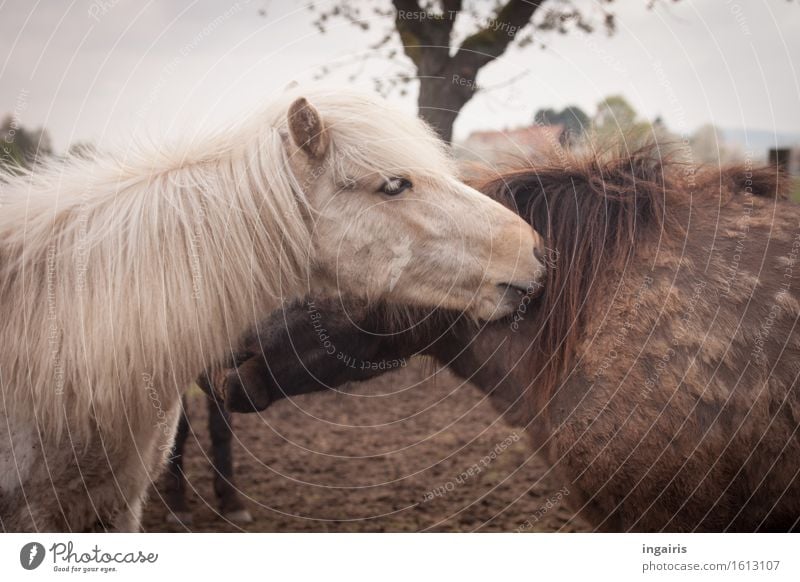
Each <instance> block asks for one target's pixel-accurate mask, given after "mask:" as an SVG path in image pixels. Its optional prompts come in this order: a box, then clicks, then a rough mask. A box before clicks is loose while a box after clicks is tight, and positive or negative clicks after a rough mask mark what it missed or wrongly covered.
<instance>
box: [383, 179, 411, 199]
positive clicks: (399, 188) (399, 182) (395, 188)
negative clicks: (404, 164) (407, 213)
mask: <svg viewBox="0 0 800 582" xmlns="http://www.w3.org/2000/svg"><path fill="white" fill-rule="evenodd" d="M413 186H414V185H413V184H412V183H411V182H409V181H408V180H406V179H405V178H392V179H391V180H389V181H388V182H386V183H385V184H384V185H383V186H381V192H383V193H384V194H386V195H387V196H397V195H398V194H402V193H403V192H405V191H406V190H408V189H409V188H412V187H413Z"/></svg>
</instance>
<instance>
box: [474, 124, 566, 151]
mask: <svg viewBox="0 0 800 582" xmlns="http://www.w3.org/2000/svg"><path fill="white" fill-rule="evenodd" d="M563 134H564V126H562V125H531V126H528V127H520V128H516V129H505V130H501V131H475V132H473V133H471V134H470V135H469V137H467V139H466V140H464V142H463V143H462V144H460V147H459V150H460V154H461V155H462V157H469V158H489V159H496V158H497V157H501V156H503V155H506V156H507V155H512V156H513V155H522V156H530V155H535V154H537V153H542V152H545V151H550V150H552V149H554V148H556V147H557V146H558V145H559V144H561V143H562V140H563Z"/></svg>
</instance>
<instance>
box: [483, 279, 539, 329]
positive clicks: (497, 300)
mask: <svg viewBox="0 0 800 582" xmlns="http://www.w3.org/2000/svg"><path fill="white" fill-rule="evenodd" d="M540 293H541V287H539V286H537V287H536V288H532V287H531V286H527V287H526V286H522V285H517V284H514V283H503V284H500V285H496V286H495V288H494V289H492V291H491V292H490V293H489V294H488V295H487V296H485V297H483V298H481V299H479V300H478V301H476V303H475V304H474V305H473V307H472V309H471V310H470V311H471V315H472V316H473V317H474V318H476V319H479V320H483V321H501V320H504V319H510V318H511V317H512V316H513V315H514V314H516V313H521V312H525V311H527V310H528V309H529V308H530V305H531V303H532V302H533V301H534V300H535V299H536V297H538V296H539V295H540Z"/></svg>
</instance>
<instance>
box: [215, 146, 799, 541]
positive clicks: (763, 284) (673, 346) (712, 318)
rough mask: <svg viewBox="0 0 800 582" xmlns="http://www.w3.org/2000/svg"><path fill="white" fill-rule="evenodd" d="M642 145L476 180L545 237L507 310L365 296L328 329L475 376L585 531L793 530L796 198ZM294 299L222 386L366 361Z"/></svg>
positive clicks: (355, 343) (347, 373)
mask: <svg viewBox="0 0 800 582" xmlns="http://www.w3.org/2000/svg"><path fill="white" fill-rule="evenodd" d="M656 154H657V151H656V150H653V149H651V150H644V151H641V152H637V153H636V154H633V155H630V156H623V157H620V158H617V159H613V160H610V161H601V160H598V159H596V158H593V157H588V158H574V159H573V158H570V159H567V160H562V161H559V162H556V163H553V164H552V165H549V166H538V167H535V168H527V169H524V170H520V171H517V172H512V173H509V174H504V175H502V176H499V177H497V178H496V179H493V180H490V181H489V182H488V183H486V184H484V186H483V189H484V191H485V192H486V193H488V194H489V195H490V196H494V197H495V198H497V199H505V200H507V202H508V203H509V204H511V205H513V206H515V207H516V208H517V210H518V212H519V213H520V214H521V215H522V216H524V217H526V218H527V219H528V220H529V221H530V222H531V224H532V225H533V226H534V227H535V228H536V229H537V230H538V231H539V232H541V233H543V234H544V235H545V236H546V239H547V241H548V244H549V246H550V248H551V251H550V253H549V263H550V264H549V269H548V274H547V278H546V281H545V286H544V291H543V292H542V294H541V295H539V296H538V297H537V298H536V299H535V300H532V301H531V302H528V301H527V300H526V301H524V302H523V303H522V304H521V305H520V309H519V310H518V312H517V314H516V315H515V316H513V318H512V319H510V320H509V321H506V322H494V323H491V324H488V325H486V326H483V327H481V328H476V327H475V326H474V325H473V324H470V323H469V322H465V321H464V318H462V317H460V316H459V314H457V313H451V314H447V313H439V314H434V316H428V317H425V318H423V317H421V316H420V317H418V318H417V319H418V323H417V324H416V325H415V326H412V328H411V329H410V330H408V331H403V332H396V333H394V334H392V333H390V334H389V335H388V336H387V335H385V334H386V333H387V332H392V330H393V329H394V330H397V329H406V328H407V326H406V325H403V326H400V327H399V328H398V326H397V325H396V324H395V323H393V320H392V318H391V317H390V318H388V319H387V311H385V310H384V311H382V310H379V309H372V310H369V311H368V312H367V314H366V315H364V316H362V317H360V318H359V317H356V318H355V321H356V324H358V325H357V327H356V326H354V325H353V324H352V323H351V322H350V321H349V317H350V316H352V314H350V315H349V316H348V317H343V316H342V315H341V314H340V313H339V310H340V307H339V306H338V305H328V306H327V310H322V309H320V310H321V312H322V313H323V315H324V317H323V318H322V321H323V326H324V328H325V330H326V332H327V334H328V335H329V336H330V338H331V341H332V342H334V343H335V344H336V346H337V349H338V350H340V351H342V352H344V353H347V354H352V356H353V357H354V358H356V359H360V360H363V361H379V360H380V359H381V358H396V357H400V356H407V355H411V354H414V353H423V354H429V355H432V356H434V357H435V358H437V359H438V360H439V361H440V362H442V363H443V364H445V365H448V366H449V367H450V369H451V370H453V371H454V372H456V373H457V374H459V375H460V376H461V377H463V378H465V379H466V380H469V381H471V382H473V383H475V384H477V385H478V386H479V387H480V388H481V389H483V390H484V391H485V392H486V393H487V394H488V397H489V398H490V400H491V401H492V403H493V404H494V405H495V406H496V407H497V409H498V410H499V411H500V412H501V413H503V414H504V415H505V417H506V419H507V420H509V421H510V422H512V423H513V424H516V425H521V426H524V427H527V429H528V432H529V434H530V436H531V438H532V441H533V443H534V445H535V449H536V450H537V451H538V452H539V453H540V454H543V455H544V456H545V457H546V458H547V459H548V461H549V463H550V465H551V471H553V472H554V473H555V474H556V475H557V476H558V477H559V478H560V479H561V480H562V481H563V484H564V486H565V487H567V488H568V489H569V491H570V495H569V496H568V497H567V498H566V500H567V502H568V503H570V504H571V505H572V506H573V509H574V510H575V511H576V512H577V513H579V514H581V515H582V516H584V517H585V518H586V519H588V520H589V521H590V523H592V524H594V526H595V527H596V528H597V529H599V530H607V531H629V530H644V531H662V530H666V531H691V530H698V531H762V530H767V531H789V530H793V529H798V527H799V524H800V521H799V520H800V434H798V427H800V391H799V390H798V382H797V379H798V374H800V357H798V356H800V334H799V333H798V332H797V329H796V326H797V322H798V317H800V262H798V259H800V208H798V206H797V205H796V204H793V203H790V202H788V201H786V200H785V196H784V194H785V192H784V190H783V186H782V184H781V182H780V181H779V176H778V175H777V172H776V170H775V169H774V168H757V169H753V168H751V167H749V166H746V165H743V166H740V167H731V168H725V169H722V170H718V169H706V170H698V169H696V168H693V167H690V166H687V165H683V164H677V163H663V162H662V160H661V159H660V158H659V157H658V156H657V155H656ZM305 311H306V310H305V308H304V307H297V308H294V309H292V310H290V311H289V312H288V313H287V314H281V315H280V316H279V317H278V316H276V317H275V318H273V320H272V324H271V325H273V326H276V327H282V326H284V325H285V324H284V318H286V319H285V320H286V322H287V323H288V326H287V327H286V329H285V330H284V331H273V332H269V333H266V334H262V336H263V338H265V339H266V341H265V342H263V345H261V346H259V347H263V349H264V353H265V354H266V355H267V360H266V361H263V360H260V356H259V359H257V360H255V362H256V363H258V362H259V361H260V362H261V363H260V364H257V365H256V364H250V366H249V367H247V368H243V370H246V371H245V372H244V373H243V374H238V375H236V374H234V375H232V376H231V377H230V379H229V382H228V390H229V391H233V392H234V393H237V394H240V395H241V394H242V393H243V394H245V395H246V396H249V397H250V398H251V399H253V400H257V399H258V398H259V397H260V395H262V394H265V393H266V394H268V395H269V398H273V399H274V398H277V397H280V396H281V395H282V394H283V393H284V392H286V393H292V392H305V391H309V390H311V389H324V388H325V387H326V385H330V386H338V385H340V384H342V383H344V382H346V381H347V380H350V379H364V377H370V376H373V375H375V374H378V373H380V372H377V371H369V370H368V371H361V370H352V369H350V368H348V367H347V366H346V365H343V364H342V362H341V361H337V360H336V359H335V358H330V357H326V356H325V353H324V351H322V350H320V348H319V345H317V343H318V342H317V341H316V339H315V337H314V335H313V332H312V331H310V328H311V326H310V323H309V321H308V314H307V313H305ZM389 313H391V310H389ZM262 328H264V329H267V328H268V326H267V325H266V324H264V325H263V326H262ZM364 330H367V331H364ZM371 331H377V332H380V335H377V336H376V335H372V333H370V332H371ZM289 338H291V343H289V342H288V339H289ZM287 346H291V347H287ZM254 347H255V346H254ZM289 350H291V351H289ZM295 353H297V354H299V357H300V358H301V359H302V361H303V364H304V366H307V367H308V370H309V371H310V373H311V374H312V375H313V379H309V377H308V372H306V370H305V368H302V367H300V366H299V365H298V364H297V363H296V362H295V363H294V364H292V363H291V360H292V359H293V358H294V357H295V356H294V354H295ZM258 366H261V368H262V369H261V370H260V371H259V370H258V369H257V368H258ZM527 517H528V516H520V522H522V521H524V520H525V519H526V518H527Z"/></svg>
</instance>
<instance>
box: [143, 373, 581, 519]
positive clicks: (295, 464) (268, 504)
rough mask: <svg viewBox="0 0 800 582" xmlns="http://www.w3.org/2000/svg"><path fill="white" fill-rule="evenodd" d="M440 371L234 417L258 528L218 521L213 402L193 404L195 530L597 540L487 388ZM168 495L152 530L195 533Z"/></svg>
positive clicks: (190, 460)
mask: <svg viewBox="0 0 800 582" xmlns="http://www.w3.org/2000/svg"><path fill="white" fill-rule="evenodd" d="M429 367H430V366H427V365H423V364H422V363H419V362H418V363H413V364H412V365H409V367H407V368H405V369H402V370H398V371H396V372H394V373H392V374H386V375H384V376H382V377H380V378H377V379H375V380H372V381H370V382H366V383H363V384H358V385H353V386H351V387H349V388H348V389H347V391H348V392H347V393H328V394H313V395H307V396H303V397H297V398H294V399H293V400H291V401H288V400H287V401H283V402H279V403H277V404H275V405H274V406H272V407H270V408H269V409H267V410H266V411H264V412H263V413H261V414H260V415H259V414H252V415H237V416H235V417H234V426H235V431H236V442H235V444H234V455H235V460H236V484H237V486H238V488H239V490H240V491H241V493H242V495H244V496H245V499H246V503H247V506H248V509H249V510H250V512H251V513H252V515H253V518H254V520H253V522H252V523H250V524H247V525H238V524H233V523H230V522H227V521H226V520H225V519H224V518H223V517H222V516H221V515H220V514H219V513H218V511H217V508H216V500H215V498H214V493H213V485H212V473H211V468H210V461H209V459H208V457H207V451H209V438H208V432H207V430H206V407H205V402H204V400H203V398H204V397H203V396H202V395H201V394H192V395H191V396H190V402H189V408H190V418H191V422H192V430H193V433H192V434H191V435H190V437H189V443H188V445H187V451H186V461H185V463H186V466H185V470H186V473H187V477H188V479H189V491H190V494H189V504H190V507H191V509H192V513H193V523H192V525H191V527H190V528H189V529H190V530H191V531H205V532H208V531H259V532H276V531H277V532H290V531H292V532H293V531H308V532H311V531H316V532H320V531H362V532H376V531H393V532H400V531H404V532H408V531H506V532H507V531H516V530H517V529H519V528H522V529H523V530H525V531H556V530H560V531H586V530H587V529H588V528H587V527H586V525H585V524H583V523H581V522H579V521H576V520H570V517H571V513H570V512H569V511H568V510H567V508H566V507H565V506H564V504H563V502H560V501H559V500H558V498H559V491H560V490H561V491H562V492H563V491H568V486H569V484H566V483H561V482H559V481H558V480H557V478H556V477H554V476H553V475H550V474H548V472H547V466H546V465H545V464H544V462H543V461H542V460H541V459H540V458H538V457H537V456H535V455H533V451H532V448H531V446H530V445H529V443H528V442H527V440H526V438H525V435H524V434H523V433H522V432H521V431H520V430H519V429H514V428H512V427H510V426H508V425H507V424H505V423H503V421H502V420H501V419H500V418H499V415H498V414H497V412H496V411H495V410H494V409H493V408H492V407H491V406H489V404H488V403H487V402H486V401H485V400H484V398H483V395H482V393H480V392H479V391H478V390H477V389H476V388H474V387H473V386H471V385H469V384H462V383H461V382H459V381H457V380H456V379H455V378H454V377H453V376H451V375H450V374H449V373H447V372H440V373H438V374H436V375H435V376H434V377H432V378H431V377H430V374H429V373H430V370H429ZM493 453H494V454H493ZM564 487H566V489H563V488H564ZM159 490H161V491H163V485H161V486H160V487H159ZM159 490H153V491H152V492H151V495H150V501H149V503H148V505H147V507H146V512H145V519H144V529H145V530H146V531H186V528H184V527H183V526H180V525H170V524H167V523H166V521H165V519H164V517H165V513H166V508H165V505H164V502H163V500H162V499H161V497H160V494H159ZM562 495H563V493H562ZM548 500H550V502H548Z"/></svg>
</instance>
